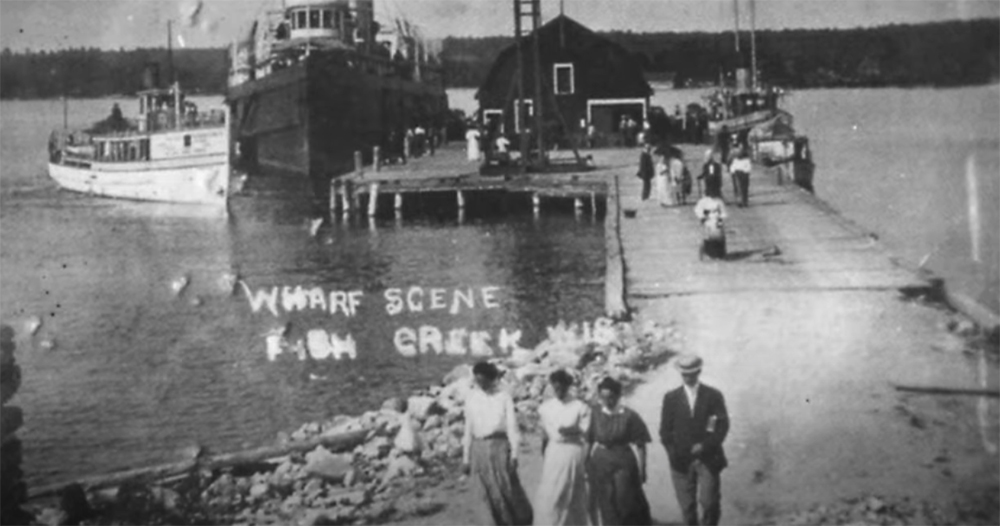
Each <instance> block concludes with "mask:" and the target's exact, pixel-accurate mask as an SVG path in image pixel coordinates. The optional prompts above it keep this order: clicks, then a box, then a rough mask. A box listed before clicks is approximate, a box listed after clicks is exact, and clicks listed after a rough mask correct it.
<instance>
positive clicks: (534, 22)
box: [531, 0, 558, 164]
mask: <svg viewBox="0 0 1000 526" xmlns="http://www.w3.org/2000/svg"><path fill="white" fill-rule="evenodd" d="M531 9H532V13H531V32H532V33H533V34H534V41H535V42H534V44H535V50H534V51H535V53H534V55H535V56H534V57H533V58H532V62H534V63H535V100H534V102H532V104H531V105H532V106H533V109H534V111H535V136H536V137H537V142H538V160H539V162H540V163H543V164H544V163H545V137H544V135H545V133H544V129H543V128H542V126H543V124H542V123H543V119H542V115H543V114H544V113H545V112H544V111H543V109H542V51H541V48H540V44H539V43H538V40H539V36H538V35H539V33H541V31H539V28H541V26H542V6H541V0H531ZM552 109H553V110H558V108H552Z"/></svg>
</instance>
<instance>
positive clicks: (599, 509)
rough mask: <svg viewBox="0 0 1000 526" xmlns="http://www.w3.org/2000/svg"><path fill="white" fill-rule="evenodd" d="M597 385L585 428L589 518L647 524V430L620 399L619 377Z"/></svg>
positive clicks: (599, 521) (600, 522)
mask: <svg viewBox="0 0 1000 526" xmlns="http://www.w3.org/2000/svg"><path fill="white" fill-rule="evenodd" d="M597 388H598V395H599V396H600V399H601V403H600V407H597V408H595V409H594V410H593V412H592V413H591V415H592V416H591V420H590V430H589V431H588V433H587V435H588V438H587V441H588V442H589V443H590V444H591V448H592V450H591V454H590V464H589V472H590V485H591V488H590V494H591V497H592V499H593V518H594V524H598V525H613V524H637V525H648V524H650V523H651V522H652V519H651V518H650V515H649V502H648V501H646V494H645V493H644V492H643V490H642V485H643V484H644V483H645V482H646V444H648V443H649V442H650V437H649V430H648V429H647V428H646V424H645V423H644V422H643V421H642V418H640V417H639V415H638V414H637V413H636V412H635V411H633V410H631V409H629V408H627V407H625V406H623V405H621V404H619V400H620V399H621V393H622V385H621V384H620V383H618V382H616V381H615V380H613V379H611V378H605V379H604V380H603V381H601V383H600V384H598V386H597ZM633 446H634V447H635V450H636V452H635V453H633V451H632V447H633ZM637 457H638V458H637Z"/></svg>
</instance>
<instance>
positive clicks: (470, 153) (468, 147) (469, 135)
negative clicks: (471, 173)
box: [465, 124, 481, 162]
mask: <svg viewBox="0 0 1000 526" xmlns="http://www.w3.org/2000/svg"><path fill="white" fill-rule="evenodd" d="M480 135H481V134H480V133H479V128H477V127H476V126H475V125H473V124H470V125H469V130H468V131H467V132H465V154H466V158H468V159H469V161H470V162H478V161H479V158H480V156H481V154H480V151H479V137H480Z"/></svg>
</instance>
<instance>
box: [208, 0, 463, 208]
mask: <svg viewBox="0 0 1000 526" xmlns="http://www.w3.org/2000/svg"><path fill="white" fill-rule="evenodd" d="M231 53H232V57H231V58H232V61H231V63H232V69H231V71H230V78H229V90H228V93H227V102H228V104H229V105H230V108H231V110H232V119H233V140H234V143H235V148H236V152H235V153H236V155H235V158H236V163H237V166H238V167H241V168H243V169H244V170H246V171H247V172H249V173H250V175H251V177H253V176H255V175H257V174H259V173H263V174H280V175H285V176H293V177H299V178H306V179H308V180H310V181H311V182H312V183H313V185H314V188H315V189H317V190H320V189H322V187H323V183H325V182H327V181H329V179H330V178H331V177H336V176H337V175H340V174H344V173H346V172H348V171H350V170H351V169H352V167H353V163H354V161H353V159H354V152H355V151H360V152H363V155H364V156H365V158H366V159H368V158H369V157H370V156H371V152H372V147H373V146H376V145H379V146H381V147H383V148H384V149H385V150H389V151H392V150H394V149H396V148H397V147H398V146H399V145H400V144H402V137H403V136H404V135H405V133H406V130H407V129H410V128H412V127H415V126H422V127H424V128H426V129H438V128H439V127H440V126H441V125H442V124H443V118H444V114H445V113H446V112H447V109H448V99H447V96H446V95H445V91H444V82H443V78H442V74H441V68H440V67H439V66H438V65H437V63H436V60H435V59H434V57H433V52H432V50H430V49H429V46H428V45H427V44H426V43H425V42H423V41H422V39H421V38H420V37H419V35H418V34H417V32H416V30H415V29H414V28H412V27H411V26H410V24H409V23H407V22H404V21H401V20H395V21H394V22H393V23H392V24H387V26H386V27H381V26H380V25H379V24H378V23H377V22H376V21H375V19H374V3H373V0H285V2H284V9H283V10H282V11H279V12H274V13H269V14H268V16H267V17H266V19H263V20H258V21H257V22H255V23H254V25H253V27H252V28H251V29H250V31H249V34H248V35H246V36H245V38H244V39H243V41H241V42H236V43H234V44H233V46H232V51H231Z"/></svg>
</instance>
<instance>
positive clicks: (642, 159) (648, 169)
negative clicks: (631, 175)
mask: <svg viewBox="0 0 1000 526" xmlns="http://www.w3.org/2000/svg"><path fill="white" fill-rule="evenodd" d="M635 175H637V176H638V177H639V179H642V180H643V181H651V180H652V179H653V175H654V174H653V156H652V155H649V152H647V151H645V150H644V151H643V152H642V153H640V154H639V171H638V172H637V173H636V174H635Z"/></svg>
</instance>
